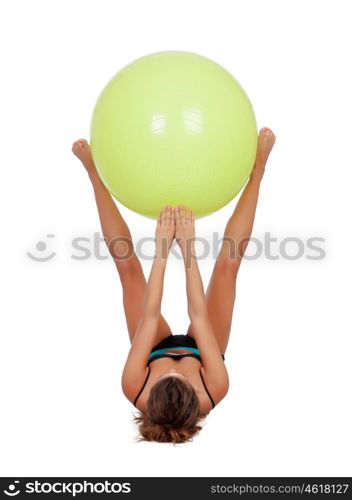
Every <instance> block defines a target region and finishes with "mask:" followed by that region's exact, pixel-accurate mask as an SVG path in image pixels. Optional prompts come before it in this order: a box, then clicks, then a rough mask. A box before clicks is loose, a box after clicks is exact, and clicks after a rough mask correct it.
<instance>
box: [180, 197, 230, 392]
mask: <svg viewBox="0 0 352 500" xmlns="http://www.w3.org/2000/svg"><path fill="white" fill-rule="evenodd" d="M176 240H177V242H178V244H179V246H180V249H181V252H182V256H183V259H184V263H185V272H186V291H187V301H188V314H189V318H190V320H191V324H192V332H193V336H194V339H195V341H196V343H197V346H198V349H199V352H200V354H201V357H202V361H203V365H204V378H205V380H206V383H207V385H209V387H210V388H211V390H212V392H215V394H217V393H223V395H224V394H225V393H226V391H227V388H228V375H227V370H226V367H225V364H224V361H223V359H222V356H221V351H220V348H219V345H218V343H217V340H216V337H215V335H214V332H213V330H212V327H211V324H210V321H209V318H208V311H207V305H206V299H205V294H204V288H203V283H202V278H201V275H200V272H199V268H198V262H197V258H196V255H195V245H194V240H195V232H194V215H193V213H192V212H191V211H190V209H189V208H188V207H187V208H186V211H184V209H183V207H178V209H177V211H176ZM222 397H223V396H222ZM220 399H221V397H220Z"/></svg>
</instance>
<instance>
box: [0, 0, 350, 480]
mask: <svg viewBox="0 0 352 500" xmlns="http://www.w3.org/2000/svg"><path fill="white" fill-rule="evenodd" d="M348 7H349V2H343V1H334V2H332V1H331V2H326V1H322V0H320V1H313V0H311V1H309V2H307V1H304V2H303V1H297V0H295V1H294V2H290V1H285V2H283V1H281V0H280V1H272V0H266V1H265V2H262V1H253V0H252V1H248V0H246V1H227V0H218V1H215V0H213V1H205V0H199V1H198V0H187V1H186V0H178V1H177V2H176V1H174V2H171V1H161V0H160V1H159V0H149V1H146V2H145V1H136V0H130V1H128V2H127V1H125V2H116V1H107V0H103V1H99V2H98V1H87V0H84V1H81V0H75V1H73V2H67V1H66V2H63V1H62V2H46V1H36V0H34V1H32V2H24V1H22V2H19V1H12V2H7V3H5V4H3V7H2V12H1V16H0V18H1V26H0V33H1V35H0V36H1V46H2V64H1V70H2V79H1V87H2V90H1V94H0V99H1V171H2V176H1V183H0V186H1V187H0V189H1V198H0V200H1V221H2V222H1V275H0V276H1V278H0V280H1V286H2V292H3V295H2V300H1V306H2V312H1V335H2V340H1V346H2V348H1V374H0V380H1V401H2V410H1V421H2V424H1V439H0V442H1V469H0V472H1V475H27V476H30V475H82V476H90V475H101V476H102V475H115V476H124V475H128V476H147V475H164V476H180V475H184V476H227V475H228V476H255V475H259V476H270V475H271V476H277V475H278V476H280V475H281V476H282V475H289V476H294V475H320V476H324V475H351V474H352V466H351V460H350V459H351V455H350V452H351V445H352V441H351V421H352V419H351V417H352V415H351V322H350V315H351V311H350V304H351V292H350V290H351V275H350V253H351V237H350V227H351V225H350V213H351V207H350V203H349V197H350V192H351V129H350V122H351V120H350V117H351V111H352V109H351V99H350V91H351V84H352V81H351V75H350V72H349V70H350V47H351V42H352V40H351V30H350V16H349V12H348ZM160 50H187V51H191V52H196V53H200V54H203V55H205V56H207V57H209V58H212V59H214V60H216V61H217V62H219V63H220V64H222V65H223V66H225V67H226V68H227V69H228V70H229V71H231V72H232V73H233V74H234V75H235V76H236V78H237V79H238V80H239V81H240V83H241V84H242V85H243V87H244V88H245V90H246V92H247V94H248V95H249V97H250V98H251V100H252V103H253V106H254V109H255V111H256V116H257V121H258V126H259V127H261V126H270V127H271V128H272V129H273V130H274V132H275V134H276V136H277V144H276V146H275V149H274V151H273V153H272V156H271V158H270V161H269V164H268V168H267V170H268V171H267V174H266V177H265V179H264V181H263V186H262V191H261V197H260V203H259V207H258V214H257V219H256V224H255V228H254V236H256V237H257V238H259V239H261V240H262V239H263V235H264V232H270V233H271V235H272V236H275V237H277V238H278V240H279V242H280V241H282V239H283V238H285V237H288V236H295V237H299V238H301V239H302V241H303V242H306V240H307V238H309V237H312V236H319V237H322V238H325V240H326V241H325V243H324V245H323V246H324V249H325V251H326V258H325V259H323V260H317V261H314V260H309V259H307V258H306V257H302V258H301V259H299V260H287V259H283V258H280V259H278V260H268V259H265V258H263V257H262V258H260V259H257V260H255V261H245V262H244V263H243V268H242V269H241V272H240V277H239V282H238V295H237V301H236V307H235V314H234V321H233V329H232V336H231V340H230V344H229V348H228V351H227V353H226V364H227V367H228V370H229V373H230V379H231V388H230V391H229V394H228V396H227V398H226V399H225V400H224V401H223V402H222V403H221V404H220V405H219V406H218V407H217V408H216V409H215V410H214V411H213V412H211V414H210V416H209V417H208V419H207V422H206V425H205V426H204V429H203V430H202V431H201V433H200V434H199V436H198V437H197V438H195V439H194V441H193V442H192V443H188V444H185V445H182V446H177V447H174V446H172V445H168V444H166V445H162V444H152V443H140V444H138V443H136V442H135V436H136V435H137V429H136V427H135V426H134V424H133V423H132V411H133V408H132V406H131V404H130V403H129V402H128V401H127V400H126V399H125V398H124V397H123V395H122V392H121V389H120V376H121V371H122V368H123V365H124V361H125V358H126V355H127V352H128V348H129V344H128V336H127V330H126V326H125V320H124V316H123V309H122V305H121V289H120V283H119V279H118V277H117V275H116V271H115V267H114V264H113V262H112V261H111V260H99V259H97V258H93V257H92V258H91V259H88V260H84V261H77V260H74V259H72V258H71V254H72V248H71V246H70V242H71V240H72V238H73V237H76V236H85V237H88V238H92V235H93V233H94V232H97V231H100V227H99V223H98V217H97V213H96V208H95V204H94V200H93V194H92V189H91V187H90V185H89V182H88V179H87V176H86V174H85V172H84V170H83V167H82V166H81V165H80V163H79V161H78V160H77V159H76V158H75V157H74V156H73V155H72V153H71V146H72V142H73V141H74V140H75V139H78V138H79V137H86V138H88V139H89V125H90V118H91V113H92V110H93V106H94V104H95V101H96V99H97V97H98V95H99V93H100V92H101V90H102V88H103V87H104V85H105V84H106V83H107V82H108V81H109V79H110V78H111V77H112V76H113V75H114V74H115V73H116V72H117V71H118V70H119V69H120V68H121V67H122V66H124V65H125V64H127V63H128V62H130V61H132V60H134V59H136V58H138V57H140V56H142V55H144V54H147V53H151V52H155V51H160ZM233 205H234V202H232V203H231V204H230V205H229V206H227V207H225V208H223V209H222V210H220V211H218V212H217V213H215V214H213V215H211V216H209V217H207V218H204V219H202V220H200V221H199V222H198V225H197V230H198V234H199V235H201V236H203V237H205V238H209V239H210V238H211V234H212V232H213V231H218V232H219V233H220V234H219V236H221V232H222V231H223V228H224V225H225V223H226V219H227V218H228V217H229V215H230V213H231V210H232V209H233ZM121 211H122V214H123V215H124V216H125V217H126V219H127V221H128V223H129V225H130V227H131V231H132V233H133V236H134V238H135V239H136V240H138V239H139V238H141V237H143V236H151V235H153V234H154V222H153V221H151V220H147V219H145V218H144V217H142V216H139V215H137V214H134V213H132V212H131V211H129V210H128V209H126V208H124V207H122V208H121ZM48 234H54V235H55V236H54V237H52V238H48V237H47V236H46V235H48ZM39 241H45V242H46V243H47V245H48V248H47V250H46V252H43V251H42V252H40V251H38V250H36V248H35V245H36V243H37V242H39ZM291 250H292V251H293V252H294V251H295V247H294V246H293V248H292V249H291ZM52 251H55V252H56V255H55V257H53V259H51V260H49V261H48V262H46V263H37V262H34V261H33V260H31V259H30V258H29V257H28V256H27V255H26V252H32V254H34V255H37V256H39V257H41V256H43V255H45V254H46V253H47V254H49V253H50V252H52ZM102 251H104V253H105V249H104V248H103V247H102ZM212 265H213V258H212V257H209V258H207V259H205V260H202V261H201V262H200V266H201V271H202V273H203V276H204V280H205V282H207V280H208V278H209V275H210V272H211V268H212ZM143 266H144V267H145V270H146V272H149V268H150V262H149V261H146V260H145V261H143ZM163 312H164V315H165V316H166V318H167V319H168V320H169V322H170V324H171V326H172V328H173V330H174V332H175V333H185V329H186V328H187V324H188V322H187V314H186V312H187V311H186V302H185V282H184V276H183V272H182V264H181V262H180V261H179V260H177V259H176V258H175V257H172V258H170V262H169V264H168V269H167V276H166V286H165V295H164V301H163Z"/></svg>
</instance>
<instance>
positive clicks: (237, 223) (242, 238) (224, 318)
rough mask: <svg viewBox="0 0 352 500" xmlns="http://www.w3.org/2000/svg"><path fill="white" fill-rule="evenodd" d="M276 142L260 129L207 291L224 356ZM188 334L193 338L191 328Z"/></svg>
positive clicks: (270, 133) (208, 302) (217, 337)
mask: <svg viewBox="0 0 352 500" xmlns="http://www.w3.org/2000/svg"><path fill="white" fill-rule="evenodd" d="M274 142H275V136H274V134H273V132H272V131H271V130H270V129H268V128H264V129H261V131H260V133H259V137H258V149H257V156H256V161H255V164H254V167H253V171H252V174H251V176H250V179H249V181H248V183H247V185H246V187H245V188H244V190H243V192H242V195H241V197H240V199H239V201H238V203H237V206H236V208H235V211H234V212H233V214H232V216H231V217H230V219H229V221H228V223H227V225H226V228H225V233H224V239H223V244H222V247H221V249H220V252H219V255H218V257H217V260H216V262H215V266H214V270H213V273H212V276H211V279H210V282H209V285H208V289H207V294H206V299H207V308H208V315H209V320H210V322H211V325H212V328H213V331H214V334H215V336H216V339H217V341H218V344H219V347H220V350H221V352H222V353H225V351H226V347H227V344H228V341H229V336H230V331H231V322H232V314H233V308H234V303H235V297H236V278H237V273H238V270H239V267H240V264H241V261H242V257H243V255H244V252H245V249H246V247H247V245H248V242H249V239H250V236H251V233H252V228H253V223H254V217H255V212H256V207H257V202H258V196H259V188H260V183H261V180H262V177H263V175H264V170H265V165H266V162H267V159H268V156H269V154H270V151H271V149H272V147H273V145H274ZM188 334H189V335H190V336H192V327H191V326H190V327H189V330H188Z"/></svg>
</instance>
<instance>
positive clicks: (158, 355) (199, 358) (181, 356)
mask: <svg viewBox="0 0 352 500" xmlns="http://www.w3.org/2000/svg"><path fill="white" fill-rule="evenodd" d="M186 357H192V358H196V359H198V360H199V361H201V357H200V356H199V355H198V354H195V353H193V352H192V353H189V354H188V353H187V354H185V353H184V354H176V353H170V352H168V353H164V354H156V355H155V356H153V357H152V358H150V359H148V363H147V365H148V373H147V376H146V378H145V380H144V382H143V385H142V387H141V389H140V391H139V393H138V394H137V396H136V398H135V400H134V402H133V404H134V406H136V403H137V401H138V398H139V396H140V395H141V394H142V392H143V390H144V388H145V386H146V384H147V382H148V379H149V375H150V366H149V365H150V363H151V362H152V361H154V360H155V359H160V358H173V359H175V360H180V359H182V358H186ZM199 375H200V378H201V380H202V383H203V386H204V389H205V392H206V393H207V394H208V396H209V399H210V401H211V404H212V405H213V408H214V407H215V403H214V400H213V398H212V397H211V394H210V392H209V391H208V388H207V386H206V384H205V381H204V378H203V375H202V372H201V371H200V370H199Z"/></svg>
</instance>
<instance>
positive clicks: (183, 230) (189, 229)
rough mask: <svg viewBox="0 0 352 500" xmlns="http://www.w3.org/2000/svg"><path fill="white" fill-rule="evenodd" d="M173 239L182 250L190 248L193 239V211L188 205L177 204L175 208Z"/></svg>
mask: <svg viewBox="0 0 352 500" xmlns="http://www.w3.org/2000/svg"><path fill="white" fill-rule="evenodd" d="M175 219H176V228H175V239H176V241H177V243H178V245H179V247H180V249H181V251H182V254H184V252H185V251H186V250H187V249H188V250H191V249H192V247H193V245H194V240H195V228H194V213H193V212H192V210H191V209H190V208H189V207H184V206H183V205H179V206H178V207H177V208H176V209H175Z"/></svg>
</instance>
